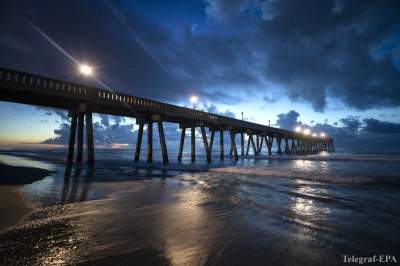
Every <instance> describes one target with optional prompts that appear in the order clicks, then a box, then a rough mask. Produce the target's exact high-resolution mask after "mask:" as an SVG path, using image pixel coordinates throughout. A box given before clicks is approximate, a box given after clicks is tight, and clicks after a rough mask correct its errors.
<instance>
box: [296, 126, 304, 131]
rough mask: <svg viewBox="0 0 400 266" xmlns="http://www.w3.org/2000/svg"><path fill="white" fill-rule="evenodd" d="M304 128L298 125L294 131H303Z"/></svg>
mask: <svg viewBox="0 0 400 266" xmlns="http://www.w3.org/2000/svg"><path fill="white" fill-rule="evenodd" d="M302 130H303V129H302V128H301V127H299V126H297V127H296V128H295V129H294V131H296V132H301V131H302Z"/></svg>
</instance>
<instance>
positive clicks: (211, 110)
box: [203, 104, 236, 118]
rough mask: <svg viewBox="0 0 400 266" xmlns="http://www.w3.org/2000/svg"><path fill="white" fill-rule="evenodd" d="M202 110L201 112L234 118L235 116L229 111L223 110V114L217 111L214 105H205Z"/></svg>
mask: <svg viewBox="0 0 400 266" xmlns="http://www.w3.org/2000/svg"><path fill="white" fill-rule="evenodd" d="M204 108H205V109H204V110H203V111H205V112H209V113H213V114H217V115H223V116H227V117H232V118H236V116H235V114H234V113H233V112H231V111H229V110H225V112H221V111H219V110H218V108H217V106H216V105H215V104H205V105H204Z"/></svg>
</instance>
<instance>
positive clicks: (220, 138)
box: [219, 130, 225, 160]
mask: <svg viewBox="0 0 400 266" xmlns="http://www.w3.org/2000/svg"><path fill="white" fill-rule="evenodd" d="M219 146H220V159H221V160H224V157H225V156H224V131H223V130H221V131H220V132H219Z"/></svg>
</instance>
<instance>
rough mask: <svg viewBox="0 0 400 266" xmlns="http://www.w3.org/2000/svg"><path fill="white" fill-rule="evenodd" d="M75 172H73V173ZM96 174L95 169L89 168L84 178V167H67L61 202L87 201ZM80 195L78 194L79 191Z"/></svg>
mask: <svg viewBox="0 0 400 266" xmlns="http://www.w3.org/2000/svg"><path fill="white" fill-rule="evenodd" d="M72 172H73V174H72ZM93 175H94V169H87V170H86V171H85V175H84V176H83V180H81V178H82V167H80V166H77V167H75V168H72V167H66V169H65V172H64V182H63V186H62V189H61V197H60V204H65V203H72V202H77V201H80V202H82V201H86V200H87V196H88V193H89V190H90V186H91V182H92V179H93ZM79 189H81V191H80V196H78V195H77V194H78V191H79Z"/></svg>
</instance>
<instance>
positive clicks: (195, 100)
mask: <svg viewBox="0 0 400 266" xmlns="http://www.w3.org/2000/svg"><path fill="white" fill-rule="evenodd" d="M198 100H199V98H197V96H196V95H193V96H191V97H190V102H191V103H197V101H198Z"/></svg>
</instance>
